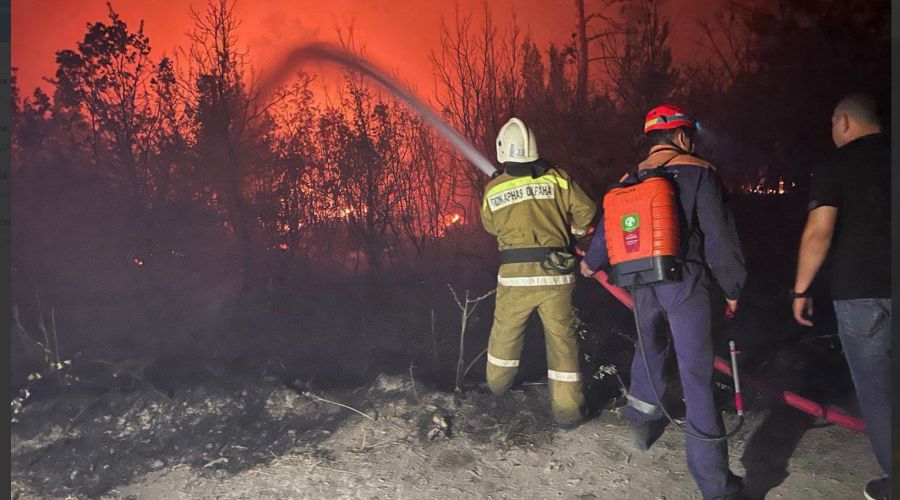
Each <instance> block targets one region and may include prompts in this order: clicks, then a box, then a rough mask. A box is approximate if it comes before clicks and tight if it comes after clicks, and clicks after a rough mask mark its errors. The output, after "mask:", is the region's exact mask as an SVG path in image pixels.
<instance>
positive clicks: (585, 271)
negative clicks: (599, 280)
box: [580, 259, 596, 278]
mask: <svg viewBox="0 0 900 500" xmlns="http://www.w3.org/2000/svg"><path fill="white" fill-rule="evenodd" d="M580 267H581V275H582V276H584V277H585V278H590V277H591V276H593V275H594V273H595V272H596V271H593V270H591V268H589V267H588V265H587V262H585V261H584V259H582V260H581V266H580Z"/></svg>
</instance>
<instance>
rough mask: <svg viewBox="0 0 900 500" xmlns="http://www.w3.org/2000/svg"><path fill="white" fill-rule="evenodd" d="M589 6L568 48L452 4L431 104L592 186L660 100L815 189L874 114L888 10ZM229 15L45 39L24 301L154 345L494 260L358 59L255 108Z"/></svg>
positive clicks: (28, 189) (111, 342) (838, 4)
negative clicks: (828, 159) (679, 10)
mask: <svg viewBox="0 0 900 500" xmlns="http://www.w3.org/2000/svg"><path fill="white" fill-rule="evenodd" d="M602 6H603V8H602V9H601V10H598V11H591V10H590V8H586V7H585V4H584V2H583V0H574V1H573V5H572V12H573V26H572V29H573V33H572V36H571V39H568V40H566V39H563V40H560V41H559V42H558V43H557V44H552V45H550V46H549V47H539V46H537V45H536V44H535V43H534V42H533V40H532V39H531V38H530V36H529V34H528V30H527V28H526V27H525V26H524V25H523V24H517V22H516V21H512V24H510V20H509V19H505V18H504V19H503V22H502V23H501V22H498V19H497V18H496V16H495V15H494V14H493V13H492V12H491V10H490V7H489V5H488V4H486V5H485V7H484V8H483V10H481V11H479V12H474V13H458V14H457V15H455V16H454V17H452V18H450V19H446V20H445V21H444V22H443V23H442V25H441V26H440V45H439V47H437V48H436V49H435V50H434V51H433V53H432V57H431V63H432V65H433V67H434V71H435V78H436V83H437V86H436V89H437V90H436V94H435V96H434V97H433V100H434V104H435V106H436V108H437V109H438V110H439V111H441V112H442V113H443V114H444V116H446V117H447V118H448V119H449V120H450V121H451V122H452V123H453V125H454V126H456V127H457V129H458V130H459V131H460V132H462V133H463V134H464V135H465V136H467V137H468V138H469V139H470V140H471V141H472V142H473V143H474V144H475V145H476V146H477V147H478V148H479V149H481V150H482V151H483V152H484V153H485V154H486V155H487V156H488V157H489V158H492V157H493V156H494V146H493V144H494V137H495V134H496V132H497V130H498V128H499V126H500V125H501V124H502V123H503V122H504V121H505V120H506V119H508V117H509V116H511V115H517V116H520V117H522V118H523V119H524V120H525V121H526V123H529V124H530V125H531V126H533V127H534V128H535V130H536V133H537V136H538V140H539V143H540V150H541V153H542V156H544V157H545V158H547V159H549V160H551V161H553V162H555V163H557V164H559V165H560V166H561V167H563V168H565V169H567V170H568V171H569V172H570V173H572V174H573V175H574V176H575V177H576V179H578V180H580V181H581V182H582V183H583V184H584V185H585V187H586V188H587V189H588V190H589V191H590V192H592V193H593V194H594V195H596V196H598V197H599V196H600V195H601V194H602V193H603V191H604V189H605V186H606V185H607V184H608V183H609V182H610V181H611V180H613V179H614V178H617V177H618V176H619V175H621V173H622V172H623V171H624V170H626V169H629V168H632V167H633V165H635V163H636V162H637V161H638V160H639V159H640V158H641V156H642V155H643V154H644V152H645V151H644V150H645V149H646V144H645V143H644V142H643V140H642V137H641V125H642V123H643V116H644V113H645V112H646V110H647V109H648V107H650V106H652V105H654V104H656V103H658V102H660V101H673V102H677V103H681V104H683V105H684V106H685V107H686V108H687V109H689V110H690V112H691V113H692V114H694V116H696V117H697V118H698V119H700V120H701V121H702V122H703V124H704V128H705V129H706V130H707V131H708V132H707V133H706V135H705V136H704V137H703V138H702V139H701V141H702V142H703V144H704V149H702V150H701V152H702V153H703V154H704V155H705V156H707V157H708V158H709V159H710V160H711V161H713V162H714V163H715V164H717V165H718V166H719V167H720V169H721V170H722V171H723V173H724V176H725V179H726V181H727V182H728V183H729V185H730V186H732V187H733V188H735V187H737V186H739V185H742V184H745V183H756V182H758V181H759V179H760V178H763V177H767V178H777V177H784V178H787V179H791V180H792V181H796V182H797V183H800V184H802V183H803V182H805V179H806V178H807V176H808V173H809V171H810V169H811V168H812V167H814V165H815V164H816V162H817V161H818V160H819V159H820V158H822V155H823V154H825V153H827V152H828V151H829V149H831V148H832V145H831V144H830V142H829V141H830V136H829V129H828V127H829V117H830V113H831V111H832V107H833V105H834V103H835V102H836V99H838V98H839V97H840V96H841V95H842V94H845V93H847V92H848V91H857V90H862V91H869V92H872V93H874V94H875V95H876V96H878V97H879V98H881V99H882V101H883V102H884V104H885V105H887V100H886V98H887V96H888V95H889V91H890V78H889V71H890V64H889V35H890V28H889V21H888V19H889V15H888V14H889V10H890V7H889V3H888V2H887V1H872V2H865V1H861V0H853V1H838V0H834V1H826V2H807V1H801V0H783V1H779V2H776V3H775V4H774V5H771V6H769V7H759V6H754V5H751V4H749V3H748V4H746V5H744V4H742V3H741V2H722V7H721V8H719V9H717V10H716V11H711V12H709V15H708V17H707V18H706V19H704V20H702V22H696V23H689V22H687V21H685V22H683V23H681V24H680V25H678V26H675V25H672V24H671V23H670V22H669V20H667V19H666V18H665V16H663V15H662V14H661V12H660V2H659V1H654V0H640V1H637V2H625V1H618V0H606V1H604V2H603V3H602ZM231 8H232V6H231V5H230V4H229V3H228V2H227V1H225V0H210V1H209V3H208V4H207V5H206V6H205V7H204V8H203V9H202V10H200V11H192V12H191V15H192V16H193V20H194V28H193V30H192V31H191V33H190V34H189V36H188V38H187V39H186V41H185V45H184V46H183V48H181V49H180V50H179V53H178V57H175V58H171V57H157V56H156V55H155V54H154V53H153V51H152V48H151V47H152V45H151V40H150V39H149V38H148V36H147V35H146V34H145V33H144V28H143V25H140V26H138V27H137V28H135V27H133V26H128V25H127V24H126V23H125V22H124V21H123V20H122V19H121V18H120V17H119V16H118V15H117V14H116V12H115V11H114V10H113V9H112V7H110V12H109V19H107V20H103V21H97V22H95V23H91V24H90V25H89V26H88V28H87V31H86V33H85V34H84V37H83V39H82V40H81V41H80V42H78V43H77V45H76V47H75V48H74V49H66V50H60V51H59V52H58V53H57V56H56V62H57V71H56V74H55V75H54V77H53V78H52V80H51V81H52V89H53V92H52V96H51V95H47V94H46V93H44V92H43V91H42V90H40V89H36V90H34V91H33V92H30V93H28V94H27V95H23V94H22V93H21V91H20V89H18V88H14V89H13V90H14V94H13V152H12V155H13V156H12V158H13V176H14V185H15V189H14V192H13V212H14V220H15V225H14V228H13V231H14V233H15V236H14V239H13V242H14V243H13V261H14V275H13V276H14V279H13V294H14V295H13V296H14V299H13V300H14V302H16V303H18V304H19V305H20V307H21V308H22V309H23V311H25V312H26V313H27V312H28V311H31V312H34V311H36V308H37V301H36V300H35V297H36V296H37V295H40V296H41V301H42V303H43V304H44V305H45V306H53V305H55V306H56V307H58V308H60V309H61V310H62V311H64V313H65V314H62V317H61V318H60V321H61V322H64V323H66V322H67V323H68V324H70V325H79V326H78V328H79V329H80V330H90V332H89V333H85V334H84V336H83V338H84V339H85V341H86V342H90V340H88V339H91V338H97V339H103V342H104V343H105V344H106V345H107V347H109V349H113V350H114V349H117V348H119V347H122V348H134V347H135V346H137V345H144V344H146V345H150V346H156V347H158V346H159V344H160V343H165V342H169V341H170V340H171V339H173V338H188V337H190V336H191V335H198V334H199V333H198V332H203V331H206V330H208V329H209V328H211V327H212V326H211V325H214V324H216V323H217V322H218V321H221V318H222V317H223V314H224V313H225V312H228V311H231V310H233V309H234V308H235V307H238V305H240V304H241V303H242V302H243V303H245V302H246V301H252V300H263V299H261V297H266V296H267V295H266V294H271V293H274V292H273V290H275V291H276V292H277V290H279V289H280V288H283V287H290V286H291V284H292V283H294V284H296V283H300V282H302V283H318V282H323V283H324V282H327V281H328V280H334V279H336V278H335V276H346V277H347V279H352V277H354V276H362V275H365V276H368V277H370V278H372V279H375V280H376V281H377V280H378V279H381V278H383V277H386V276H394V277H396V276H397V273H436V274H432V276H437V275H438V274H439V273H441V272H445V273H447V275H451V276H453V277H455V278H460V277H461V274H460V271H459V270H460V269H462V268H465V267H466V266H469V268H472V267H473V266H474V264H473V262H484V263H486V264H485V266H482V267H477V266H475V267H474V270H473V271H471V272H472V275H474V274H478V273H481V272H482V271H483V270H485V269H489V268H490V264H491V263H492V262H493V261H492V259H493V255H492V254H491V253H490V249H491V248H492V243H491V241H490V239H489V238H486V237H484V235H483V234H482V232H481V230H480V224H479V221H478V208H479V204H480V194H481V190H482V189H483V186H484V184H485V183H486V180H487V179H485V178H484V176H483V174H481V173H480V172H478V171H477V170H476V169H474V168H471V167H470V166H469V165H467V164H465V162H464V161H463V160H461V159H460V158H459V157H458V156H457V155H455V154H454V153H453V152H452V151H450V150H449V149H448V147H447V146H446V145H445V144H444V143H443V142H442V140H441V139H440V137H439V136H437V135H436V134H435V133H434V131H432V130H431V129H430V128H428V127H427V126H426V125H424V124H423V123H422V122H421V121H420V120H418V119H417V118H416V117H415V116H414V115H413V114H412V113H411V112H410V111H409V110H408V109H406V108H405V107H403V106H402V105H400V104H397V103H395V102H394V101H393V100H391V98H390V96H388V95H384V94H383V93H382V92H381V91H380V90H378V89H377V88H373V87H371V86H369V84H368V82H366V81H365V80H364V79H362V78H361V77H359V76H358V75H356V74H354V73H352V72H347V73H346V74H345V77H344V81H343V84H342V85H341V89H340V93H339V96H338V98H337V99H334V100H333V101H331V102H327V103H326V101H325V100H322V99H318V98H317V96H316V94H315V89H316V82H315V78H313V77H311V76H309V75H298V77H297V79H296V80H294V81H293V82H291V83H290V84H288V85H287V86H285V87H284V88H282V89H280V91H279V92H278V93H277V95H276V97H275V98H274V99H273V100H272V101H271V102H269V103H265V104H261V103H259V102H258V100H257V99H256V97H257V93H258V80H257V73H255V72H254V71H253V68H252V67H251V59H250V57H251V55H249V54H245V53H243V52H241V51H240V50H239V49H238V47H239V46H240V44H239V40H238V38H237V32H236V28H237V23H238V20H237V19H235V17H234V14H233V12H232V11H231ZM524 21H525V20H520V21H518V22H519V23H522V22H524ZM534 22H540V21H539V20H535V21H534ZM676 29H677V30H679V31H680V32H685V31H689V32H690V33H692V35H691V36H687V38H689V39H691V40H692V41H693V43H696V50H697V54H698V55H696V57H693V58H691V59H690V61H689V62H686V63H683V64H679V63H676V62H675V61H674V60H673V58H672V54H671V48H670V45H671V35H672V32H673V31H674V30H676ZM680 36H681V37H682V38H685V36H684V35H683V34H681V35H680ZM398 66H399V63H398ZM389 69H392V68H389ZM401 76H402V74H401ZM14 87H15V86H14ZM448 262H453V266H451V267H447V263H448ZM442 266H444V267H442ZM441 276H443V275H441ZM434 279H437V278H434ZM442 279H443V278H442ZM89 306H90V307H89ZM85 325H95V326H92V327H91V328H87V327H86V326H85ZM128 331H133V332H138V333H134V334H133V335H126V334H122V333H121V332H128ZM163 331H166V333H160V332H163ZM116 343H121V344H122V345H121V346H119V345H115V344H116Z"/></svg>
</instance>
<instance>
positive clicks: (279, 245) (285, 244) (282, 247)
mask: <svg viewBox="0 0 900 500" xmlns="http://www.w3.org/2000/svg"><path fill="white" fill-rule="evenodd" d="M278 248H279V249H281V250H287V249H288V244H287V243H284V242H281V243H279V244H278Z"/></svg>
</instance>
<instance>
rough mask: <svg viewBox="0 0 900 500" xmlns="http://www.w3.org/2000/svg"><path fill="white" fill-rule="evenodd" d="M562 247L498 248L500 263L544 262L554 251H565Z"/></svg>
mask: <svg viewBox="0 0 900 500" xmlns="http://www.w3.org/2000/svg"><path fill="white" fill-rule="evenodd" d="M567 251H568V249H566V248H564V247H536V248H511V249H509V250H500V263H501V264H518V263H521V262H544V260H545V259H546V258H547V256H548V255H550V254H552V253H554V252H567Z"/></svg>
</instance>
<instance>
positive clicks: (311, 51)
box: [259, 43, 497, 176]
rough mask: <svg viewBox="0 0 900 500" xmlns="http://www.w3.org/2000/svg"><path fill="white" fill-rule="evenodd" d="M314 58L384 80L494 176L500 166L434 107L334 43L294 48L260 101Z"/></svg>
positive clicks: (266, 84) (262, 91)
mask: <svg viewBox="0 0 900 500" xmlns="http://www.w3.org/2000/svg"><path fill="white" fill-rule="evenodd" d="M314 60H321V61H329V62H333V63H337V64H340V65H342V66H345V67H347V68H350V69H353V70H355V71H359V72H360V73H362V74H365V75H366V76H368V77H369V78H371V79H373V80H375V81H376V82H378V83H379V84H381V85H382V86H383V87H384V88H385V89H387V90H388V91H389V92H391V93H392V94H394V95H395V96H397V97H398V98H400V99H401V100H403V101H405V102H406V103H407V104H408V105H409V106H410V107H411V108H412V109H413V110H415V111H416V113H417V114H418V115H419V116H420V117H421V118H422V119H423V120H425V121H426V122H428V123H429V124H431V126H432V127H434V128H435V129H436V130H437V131H438V133H440V134H441V135H442V136H444V138H445V139H447V141H448V142H449V143H450V144H451V145H452V146H453V147H454V148H456V150H457V151H459V152H460V153H461V154H462V155H463V156H465V157H466V159H468V160H469V161H470V162H472V164H473V165H475V166H476V167H478V169H479V170H481V171H482V172H484V173H485V174H486V175H488V176H493V175H494V173H495V172H496V171H497V169H496V168H495V167H494V165H493V164H492V163H491V162H490V160H488V159H487V158H485V156H484V155H482V154H481V153H480V152H479V151H478V150H477V149H475V147H474V146H472V144H470V143H469V141H467V140H466V138H465V137H463V136H462V135H461V134H460V133H459V132H457V131H456V130H454V129H453V127H451V126H450V125H448V124H447V123H446V122H444V121H443V120H441V118H440V117H438V115H437V114H436V113H435V112H434V111H432V110H431V108H430V107H429V106H428V105H427V104H425V103H424V102H422V101H421V100H420V99H419V98H418V97H416V96H415V95H413V94H412V93H411V92H409V91H408V90H406V89H405V88H403V86H402V85H400V84H399V83H398V82H397V81H395V80H394V79H393V78H391V77H389V76H388V75H387V74H385V73H384V72H383V71H381V70H380V69H378V68H377V67H376V66H375V65H373V64H372V63H371V62H369V61H367V60H365V59H362V58H360V57H357V56H355V55H354V54H351V53H350V52H348V51H346V50H344V49H343V48H341V47H338V46H336V45H333V44H328V43H311V44H307V45H302V46H300V47H298V48H296V49H294V50H292V51H291V52H290V53H289V54H288V56H287V57H286V58H285V59H284V61H282V62H281V64H279V65H278V66H276V67H275V69H274V70H273V71H272V73H271V74H270V75H269V76H268V77H267V78H266V79H265V80H264V81H263V82H262V85H261V87H260V97H259V99H260V102H266V101H267V100H268V99H269V97H271V93H272V92H273V91H274V90H275V89H277V88H278V87H279V86H280V85H281V84H282V83H283V82H284V81H285V80H286V79H288V78H289V77H290V76H291V75H292V74H294V72H295V71H296V70H297V69H298V68H300V67H301V66H302V65H303V64H304V63H306V62H309V61H314Z"/></svg>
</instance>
